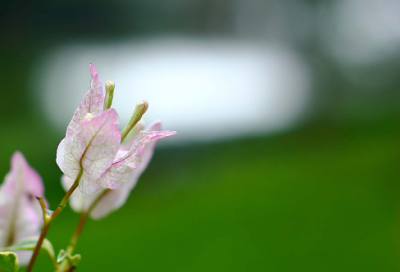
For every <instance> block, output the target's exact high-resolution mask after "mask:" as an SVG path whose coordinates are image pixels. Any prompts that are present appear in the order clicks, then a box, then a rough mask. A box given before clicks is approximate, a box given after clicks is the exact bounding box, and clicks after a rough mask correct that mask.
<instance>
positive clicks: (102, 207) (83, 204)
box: [61, 122, 161, 219]
mask: <svg viewBox="0 0 400 272" xmlns="http://www.w3.org/2000/svg"><path fill="white" fill-rule="evenodd" d="M137 127H139V128H141V127H142V125H141V123H139V124H137V125H136V128H137ZM158 130H161V123H160V122H155V123H153V124H152V125H150V126H149V127H148V128H147V131H158ZM138 133H139V131H136V133H135V134H136V135H132V140H131V141H128V143H127V144H126V145H123V146H121V149H127V150H129V149H130V145H132V144H133V142H134V140H135V139H136V138H137V135H138ZM156 143H157V141H154V142H152V143H150V144H148V145H147V146H146V147H145V149H144V151H143V154H142V162H141V164H140V165H139V166H138V167H137V169H136V170H135V171H133V174H132V176H131V177H130V179H129V181H128V182H127V184H125V185H124V186H123V187H122V188H119V189H116V190H110V191H108V192H107V193H106V194H104V195H103V192H104V189H103V190H99V191H97V192H94V193H93V194H91V195H90V196H89V197H84V196H83V195H82V193H81V192H80V191H78V190H77V191H75V192H73V193H72V195H71V197H70V199H69V203H70V205H71V208H72V209H73V210H74V211H76V212H86V211H88V209H89V207H90V206H91V205H92V204H93V202H94V201H96V199H97V198H98V197H101V198H100V200H99V201H98V202H97V204H96V206H95V207H94V208H93V210H92V211H91V212H90V216H91V217H92V218H93V219H100V218H103V217H104V216H107V215H108V214H109V213H111V212H112V211H114V210H117V209H119V208H120V207H121V206H122V205H124V203H125V202H126V200H127V198H128V196H129V193H130V192H131V190H132V189H133V188H134V187H135V185H136V183H137V181H138V179H139V177H140V176H141V174H142V173H143V172H144V170H146V168H147V166H148V165H149V163H150V160H151V158H152V156H153V153H154V148H155V146H156ZM61 182H62V185H63V187H64V189H65V190H66V191H67V190H68V189H69V188H70V187H71V186H72V184H73V183H74V181H73V180H72V179H70V178H68V177H67V176H65V175H63V177H62V178H61Z"/></svg>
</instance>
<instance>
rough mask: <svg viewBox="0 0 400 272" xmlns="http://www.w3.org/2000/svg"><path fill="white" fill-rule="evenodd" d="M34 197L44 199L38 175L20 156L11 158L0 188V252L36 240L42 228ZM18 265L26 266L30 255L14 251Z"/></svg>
mask: <svg viewBox="0 0 400 272" xmlns="http://www.w3.org/2000/svg"><path fill="white" fill-rule="evenodd" d="M36 196H38V197H44V186H43V182H42V179H41V178H40V176H39V174H38V173H37V172H36V171H35V170H34V169H33V168H32V167H30V166H29V165H28V163H27V162H26V160H25V158H24V156H23V155H22V154H21V153H20V152H18V151H17V152H15V153H14V154H13V156H12V158H11V170H10V172H9V173H8V174H7V175H6V177H5V180H4V183H3V184H2V185H1V186H0V248H2V247H7V246H10V245H13V244H16V243H18V242H20V241H21V240H23V239H25V238H27V237H30V236H38V235H39V234H40V228H41V227H42V225H43V216H42V209H41V207H40V205H39V202H38V200H37V199H36ZM17 254H18V258H19V261H20V264H22V265H24V264H27V263H28V261H29V259H30V256H31V255H32V252H31V251H17Z"/></svg>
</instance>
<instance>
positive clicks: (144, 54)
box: [33, 38, 310, 142]
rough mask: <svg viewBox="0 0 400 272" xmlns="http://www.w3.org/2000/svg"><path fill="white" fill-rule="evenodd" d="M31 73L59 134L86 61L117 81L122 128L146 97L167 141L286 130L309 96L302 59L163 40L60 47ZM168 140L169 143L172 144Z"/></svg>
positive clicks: (252, 48) (84, 81) (232, 45)
mask: <svg viewBox="0 0 400 272" xmlns="http://www.w3.org/2000/svg"><path fill="white" fill-rule="evenodd" d="M45 59H46V60H45V61H44V62H43V63H41V65H39V67H38V68H37V69H36V73H35V76H34V78H36V79H39V80H37V81H36V82H34V84H33V85H34V87H35V88H36V89H39V90H41V91H42V93H41V94H40V100H41V107H42V109H43V110H45V112H46V116H48V118H49V119H50V121H51V122H52V123H53V124H54V125H55V126H56V127H57V129H62V130H64V129H65V127H66V126H67V124H68V122H69V120H70V119H71V117H72V114H73V112H74V110H75V109H76V107H77V105H78V104H79V103H80V101H81V100H82V98H83V96H84V94H85V92H86V91H87V89H88V84H89V66H88V64H89V63H93V64H94V65H95V66H96V69H97V71H98V73H99V78H100V80H101V81H102V82H105V81H106V80H107V79H112V80H114V81H115V82H116V89H115V93H114V102H113V108H115V109H116V110H117V112H118V113H119V115H120V121H121V125H120V126H121V128H122V127H123V126H124V125H125V124H126V122H127V121H128V119H129V118H130V116H131V114H132V111H133V109H134V106H135V104H136V103H137V102H138V101H140V100H142V99H146V100H148V101H149V105H150V106H149V110H148V111H147V113H146V114H145V117H144V120H145V121H146V122H147V123H149V122H151V121H152V120H156V119H161V120H162V121H163V127H164V129H172V130H176V131H178V134H177V135H176V136H174V137H171V139H170V140H169V141H166V142H173V141H175V142H182V141H186V140H210V139H222V138H226V137H238V136H246V135H252V134H257V133H265V132H273V131H278V130H282V129H286V128H288V127H290V126H292V125H293V124H294V123H295V122H296V121H298V120H299V118H300V117H301V116H302V112H303V111H304V109H305V107H306V105H307V102H308V101H309V96H310V74H309V70H308V69H307V67H306V66H305V64H304V62H303V61H302V60H301V59H299V58H298V57H297V56H296V55H294V54H293V53H291V52H290V51H287V50H284V49H282V48H269V47H266V46H260V45H258V46H257V45H254V44H248V43H241V42H238V41H234V40H225V41H221V40H219V41H210V40H195V39H181V38H168V39H166V38H162V39H153V40H146V41H126V42H120V43H116V44H104V45H93V44H81V45H71V46H65V47H63V48H60V49H58V50H56V51H54V52H52V53H50V54H49V55H48V57H47V58H45ZM172 138H174V139H172Z"/></svg>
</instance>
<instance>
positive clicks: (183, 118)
mask: <svg viewBox="0 0 400 272" xmlns="http://www.w3.org/2000/svg"><path fill="white" fill-rule="evenodd" d="M0 37H1V42H0V60H1V61H0V92H1V93H0V94H1V99H0V124H1V126H0V132H1V133H0V138H1V141H0V142H1V145H0V151H1V152H0V174H1V175H3V176H4V175H5V174H6V173H7V172H8V170H9V159H10V157H11V155H12V153H13V152H14V151H15V150H20V151H22V152H23V153H24V155H25V156H26V158H27V160H28V161H29V163H30V164H31V165H32V166H33V167H34V168H35V169H37V170H38V171H39V173H40V174H41V176H42V177H43V179H44V182H45V185H46V197H47V198H48V200H49V202H50V205H51V208H53V209H54V208H55V207H56V206H57V205H58V203H59V201H60V199H61V198H62V196H63V194H64V192H63V190H62V189H61V186H60V176H61V171H60V170H59V169H58V167H57V165H56V163H55V151H56V148H57V145H58V143H59V142H60V140H61V139H62V138H63V136H64V133H65V128H66V126H67V124H68V122H69V120H70V118H71V117H72V114H73V112H74V110H75V109H76V107H77V105H78V104H79V103H80V101H81V100H82V98H83V96H84V94H85V92H86V91H87V89H88V84H89V66H88V64H89V63H93V64H95V66H96V68H97V71H98V73H99V77H100V80H101V81H102V82H105V81H106V80H107V79H112V80H114V81H115V82H116V91H115V95H114V97H115V100H114V104H113V107H115V108H116V110H117V111H118V113H119V115H120V123H121V128H122V127H123V126H124V125H125V124H126V122H127V120H128V119H129V117H130V114H131V113H132V111H133V108H134V105H135V104H136V103H137V102H138V101H140V100H142V99H147V100H148V101H149V103H150V107H149V111H148V112H147V113H146V115H145V117H144V121H145V122H146V123H147V124H149V123H150V122H152V121H153V120H155V119H160V120H162V121H163V124H164V129H170V130H176V131H178V134H177V135H176V136H174V137H171V138H168V139H165V140H162V141H161V142H160V143H159V146H158V149H157V150H156V153H155V157H154V158H153V161H152V162H151V164H150V166H149V168H148V169H147V171H146V172H145V173H144V175H143V176H142V178H141V179H140V182H139V184H138V186H137V187H136V189H135V190H134V191H133V192H132V194H131V196H130V198H129V200H128V202H127V203H126V205H125V206H124V207H123V208H121V209H120V210H119V211H117V212H114V213H113V214H111V215H110V216H108V217H107V218H105V219H103V220H100V221H93V220H89V221H88V222H87V225H86V226H85V229H84V231H83V233H82V237H81V239H80V240H79V244H78V247H77V253H80V254H81V255H82V256H83V258H82V261H81V263H80V266H79V271H137V272H139V271H192V272H195V271H202V272H203V271H209V272H211V271H218V272H221V271H230V272H233V271H242V272H243V271H282V272H283V271H291V272H292V271H307V272H311V271H315V272H320V271H334V272H336V271H363V272H366V271H391V272H393V271H400V180H399V175H398V169H399V167H398V164H399V148H400V145H399V141H400V138H399V135H398V125H399V123H398V114H399V110H398V109H399V104H398V103H399V99H400V2H399V1H397V0H384V1H383V0H336V1H335V0H332V1H328V0H320V1H318V0H314V1H312V0H279V1H272V0H249V1H243V0H169V1H162V0H158V1H156V0H155V1H144V0H135V1H120V0H115V1H92V0H90V1H74V0H72V1H27V0H25V1H8V2H7V3H2V4H1V7H0ZM77 220H78V215H77V214H75V213H73V212H72V211H71V210H70V209H69V208H68V209H66V210H65V211H64V212H63V214H62V215H61V216H60V217H59V218H57V220H56V222H55V223H54V224H53V226H52V228H51V230H50V232H49V235H48V238H49V239H50V240H51V241H52V242H53V244H54V246H55V248H56V250H60V249H63V248H64V249H65V248H66V246H67V243H68V241H69V239H70V236H71V235H72V233H73V231H74V228H75V226H76V224H77ZM34 271H51V265H50V264H49V262H48V261H47V259H46V258H45V257H39V260H38V263H37V264H36V266H35V269H34Z"/></svg>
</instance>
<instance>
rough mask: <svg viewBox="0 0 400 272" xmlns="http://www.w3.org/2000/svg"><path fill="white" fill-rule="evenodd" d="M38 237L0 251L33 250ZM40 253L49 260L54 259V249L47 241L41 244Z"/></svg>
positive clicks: (29, 238)
mask: <svg viewBox="0 0 400 272" xmlns="http://www.w3.org/2000/svg"><path fill="white" fill-rule="evenodd" d="M37 240H38V237H36V236H35V237H28V238H26V239H24V240H22V241H21V242H19V243H18V244H15V245H12V246H9V247H6V248H3V249H0V250H3V251H16V250H34V249H35V247H36V243H37ZM40 253H42V254H44V255H47V256H48V257H50V259H54V249H53V245H52V244H51V242H50V241H49V240H47V239H44V241H43V243H42V247H41V248H40Z"/></svg>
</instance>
